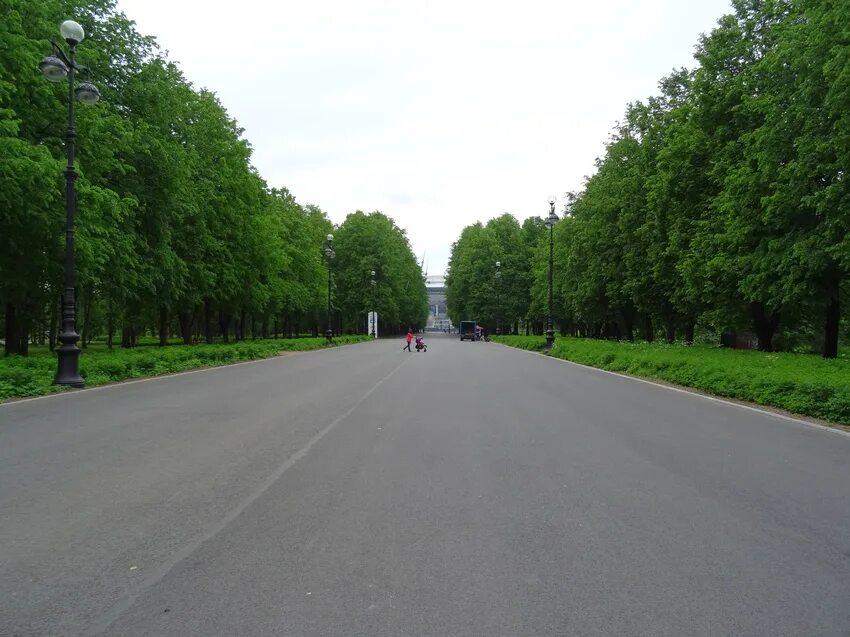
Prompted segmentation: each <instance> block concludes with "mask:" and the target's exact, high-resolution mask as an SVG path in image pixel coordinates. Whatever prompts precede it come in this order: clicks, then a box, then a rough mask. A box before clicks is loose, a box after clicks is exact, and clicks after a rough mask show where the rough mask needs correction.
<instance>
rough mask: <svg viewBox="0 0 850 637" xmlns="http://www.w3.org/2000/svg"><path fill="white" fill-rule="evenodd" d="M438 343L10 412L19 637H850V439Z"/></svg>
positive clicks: (0, 527)
mask: <svg viewBox="0 0 850 637" xmlns="http://www.w3.org/2000/svg"><path fill="white" fill-rule="evenodd" d="M428 341H429V344H430V351H429V352H427V353H426V354H416V353H413V354H408V353H407V352H401V351H400V350H401V344H402V343H401V341H388V340H382V341H378V342H373V343H367V344H362V345H355V346H350V347H344V348H339V349H333V350H327V351H320V352H314V353H307V354H296V355H289V356H283V357H280V358H277V359H273V360H266V361H259V362H255V363H250V364H243V365H238V366H233V367H226V368H219V369H215V370H206V371H202V372H197V373H189V374H183V375H178V376H173V377H168V378H163V379H155V380H151V381H144V382H137V383H131V384H125V385H120V386H112V387H108V388H100V389H94V390H91V391H83V392H78V393H74V394H71V395H62V396H56V397H50V398H46V399H39V400H33V401H26V402H18V403H11V404H6V405H0V635H65V634H72V635H76V634H108V635H121V636H132V635H180V636H188V635H198V636H210V635H286V636H289V635H299V636H300V635H322V636H336V635H339V636H346V637H351V636H356V635H364V636H399V635H416V636H419V635H463V636H466V635H481V636H487V637H492V636H500V635H505V636H530V635H629V636H632V635H652V636H661V635H675V636H677V637H679V636H682V635H769V636H771V637H777V636H781V635H793V636H799V635H806V636H808V635H836V636H842V637H847V636H848V635H850V437H848V436H846V435H843V434H840V433H835V432H830V431H824V430H821V429H816V428H813V427H809V426H807V425H804V424H801V423H798V422H795V421H792V420H788V419H783V418H780V417H777V416H774V415H771V414H767V413H762V412H758V411H753V410H747V409H744V408H741V407H738V406H734V405H728V404H724V403H720V402H717V401H712V400H710V399H707V398H704V397H700V396H695V395H691V394H688V393H684V392H677V391H674V390H671V389H668V388H663V387H658V386H655V385H651V384H647V383H644V382H640V381H636V380H630V379H625V378H622V377H618V376H614V375H610V374H605V373H603V372H598V371H593V370H588V369H586V368H582V367H579V366H574V365H571V364H568V363H563V362H560V361H555V360H551V359H547V358H545V357H541V356H537V355H533V354H529V353H525V352H521V351H517V350H513V349H509V348H507V347H503V346H500V345H496V344H491V343H470V342H464V343H461V342H459V341H457V340H455V339H454V338H452V339H449V338H436V337H431V338H429V339H428Z"/></svg>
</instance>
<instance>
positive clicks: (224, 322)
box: [218, 310, 230, 343]
mask: <svg viewBox="0 0 850 637" xmlns="http://www.w3.org/2000/svg"><path fill="white" fill-rule="evenodd" d="M218 326H219V327H220V328H221V340H222V341H224V342H225V343H229V342H230V334H229V333H228V332H229V331H230V315H229V314H225V313H224V312H222V311H221V310H219V312H218Z"/></svg>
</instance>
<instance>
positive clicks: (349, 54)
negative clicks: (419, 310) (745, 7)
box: [118, 0, 730, 274]
mask: <svg viewBox="0 0 850 637" xmlns="http://www.w3.org/2000/svg"><path fill="white" fill-rule="evenodd" d="M118 6H119V8H120V9H121V10H122V11H124V13H126V14H127V16H128V17H129V18H131V19H132V20H135V21H136V23H137V25H138V29H139V31H141V32H142V33H144V34H147V35H153V36H155V37H156V38H157V40H158V41H159V43H160V45H161V46H162V47H163V48H164V49H166V50H167V51H168V52H169V56H170V58H171V59H172V60H175V61H177V62H178V63H179V65H180V67H181V68H182V69H183V72H184V74H185V75H186V77H187V79H188V80H189V81H191V82H192V83H193V84H194V85H195V86H196V87H206V88H209V89H211V90H213V91H214V92H215V93H217V94H218V96H219V98H220V99H221V101H222V103H223V104H224V106H225V108H227V110H228V112H229V113H230V115H231V116H232V117H234V118H236V120H237V121H238V122H239V123H240V125H241V126H242V127H243V128H244V129H245V137H246V138H247V139H248V140H249V141H250V142H251V144H252V145H253V147H254V156H253V163H254V165H255V166H256V167H257V169H258V171H259V172H260V174H261V175H262V176H263V178H264V179H265V180H266V181H267V182H268V184H269V185H270V186H286V187H287V188H289V190H290V191H291V192H292V193H293V195H295V197H296V199H297V200H298V201H299V202H301V203H313V204H316V205H318V206H319V207H321V208H322V209H323V210H325V211H326V212H327V213H328V215H329V216H330V218H331V219H332V220H333V222H334V223H341V222H342V221H343V220H344V219H345V216H346V215H347V214H348V213H350V212H352V211H354V210H363V211H366V212H370V211H373V210H380V211H382V212H384V213H386V214H387V215H389V216H390V217H392V218H393V219H395V221H396V223H397V224H398V225H399V226H400V227H402V228H404V229H405V230H406V231H407V235H408V237H409V238H410V241H411V244H412V246H413V248H414V251H415V252H416V253H417V255H418V257H420V258H421V256H422V255H423V253H426V262H427V266H428V271H429V273H430V274H440V273H442V272H443V271H444V270H445V267H446V265H447V263H448V257H449V252H450V248H451V244H452V242H453V241H455V240H456V239H457V237H458V236H459V234H460V231H461V230H462V229H463V227H464V226H466V225H469V224H471V223H474V222H475V221H487V220H488V219H490V218H492V217H495V216H497V215H499V214H501V213H503V212H510V213H512V214H513V215H514V216H516V217H517V218H518V219H519V220H520V221H522V220H523V219H525V218H526V217H529V216H531V215H540V216H545V215H546V214H547V213H548V205H547V203H546V199H547V197H548V196H549V194H554V195H556V196H557V197H558V199H559V201H563V193H564V192H566V191H569V190H578V189H580V188H581V186H582V184H583V181H584V178H585V176H587V175H589V174H591V173H592V172H593V170H594V159H595V158H596V157H598V156H599V155H600V154H601V153H602V151H603V144H604V143H605V140H606V139H607V137H608V135H609V133H610V131H611V129H612V128H613V126H614V124H615V123H616V121H617V120H618V119H620V118H621V117H622V115H623V113H624V111H625V108H626V104H627V103H628V102H630V101H635V100H642V99H645V98H646V97H647V96H649V95H652V94H655V93H656V87H657V83H658V80H659V79H660V78H661V77H663V76H664V75H666V74H668V73H669V72H670V70H671V69H673V68H677V67H682V66H687V67H693V66H694V65H695V62H694V59H693V51H694V47H695V45H696V44H697V42H698V38H699V35H700V33H707V32H710V31H711V29H712V28H713V27H714V25H715V23H716V21H717V19H718V18H720V17H721V16H722V15H723V14H724V13H728V12H729V9H730V2H729V0H595V1H593V2H575V1H570V0H561V1H555V0H547V1H545V2H535V1H533V0H528V1H526V2H524V3H520V2H516V1H513V2H507V1H499V0H496V1H493V0H490V1H486V2H485V1H479V0H454V1H444V0H439V1H428V0H425V1H422V0H420V1H419V2H402V1H398V0H396V1H394V2H391V1H389V0H386V1H372V0H356V1H355V0H327V1H321V0H301V1H300V2H297V3H296V2H287V1H284V2H268V0H241V1H240V2H233V1H232V0H231V1H228V2H222V1H219V0H203V1H201V0H118Z"/></svg>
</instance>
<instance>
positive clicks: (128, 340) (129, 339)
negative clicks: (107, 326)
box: [121, 321, 133, 349]
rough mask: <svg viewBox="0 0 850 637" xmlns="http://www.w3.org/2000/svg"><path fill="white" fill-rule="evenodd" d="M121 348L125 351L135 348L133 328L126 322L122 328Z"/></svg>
mask: <svg viewBox="0 0 850 637" xmlns="http://www.w3.org/2000/svg"><path fill="white" fill-rule="evenodd" d="M121 347H123V348H125V349H129V348H131V347H133V326H132V325H130V324H129V323H127V322H126V321H125V322H124V325H122V327H121Z"/></svg>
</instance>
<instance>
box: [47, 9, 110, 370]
mask: <svg viewBox="0 0 850 637" xmlns="http://www.w3.org/2000/svg"><path fill="white" fill-rule="evenodd" d="M59 34H60V35H61V36H62V39H63V40H65V42H67V44H68V52H67V53H66V52H65V51H64V50H63V49H62V47H60V46H59V45H58V44H56V42H54V41H51V44H52V46H53V54H52V55H48V56H46V57H45V58H44V59H43V60H42V61H41V62H40V63H39V65H38V66H39V69H41V72H42V73H43V74H44V76H45V77H46V78H47V79H48V80H49V81H51V82H62V81H64V80H65V78H68V128H67V132H66V137H65V147H66V150H67V153H68V164H67V166H66V168H65V258H64V283H63V291H62V330H61V332H60V334H59V342H60V343H61V345H60V346H59V348H58V350H57V356H58V360H57V371H56V377H55V378H54V380H53V382H54V383H55V384H57V385H68V386H71V387H82V386H83V378H82V376H81V375H80V348H79V347H77V341H79V340H80V336H79V334H77V317H76V298H75V287H76V261H75V219H76V216H77V192H76V181H77V171H76V168H75V166H74V159H75V152H76V143H77V128H76V122H75V111H74V105H75V98H76V99H79V100H80V101H81V102H82V103H83V104H95V103H97V101H98V100H99V99H100V91H98V90H97V87H96V86H95V85H94V84H92V83H91V82H89V81H85V82H83V83H81V84H80V85H79V86H78V87H75V84H74V78H75V74H76V72H77V71H79V70H87V69H85V67H83V68H82V69H81V67H79V66H78V65H77V62H76V49H77V44H79V43H80V42H82V41H83V38H85V35H86V34H85V31H84V30H83V27H82V26H80V24H78V23H77V22H74V21H73V20H65V21H64V22H63V23H62V24H61V25H59Z"/></svg>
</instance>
